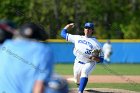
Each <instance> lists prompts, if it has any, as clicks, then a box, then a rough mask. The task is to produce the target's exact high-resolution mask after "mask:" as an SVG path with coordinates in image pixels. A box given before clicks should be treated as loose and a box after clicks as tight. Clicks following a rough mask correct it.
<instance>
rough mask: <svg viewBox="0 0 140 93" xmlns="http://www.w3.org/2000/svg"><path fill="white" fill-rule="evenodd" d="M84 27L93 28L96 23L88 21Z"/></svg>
mask: <svg viewBox="0 0 140 93" xmlns="http://www.w3.org/2000/svg"><path fill="white" fill-rule="evenodd" d="M84 28H91V29H94V24H93V23H90V22H87V23H85V26H84Z"/></svg>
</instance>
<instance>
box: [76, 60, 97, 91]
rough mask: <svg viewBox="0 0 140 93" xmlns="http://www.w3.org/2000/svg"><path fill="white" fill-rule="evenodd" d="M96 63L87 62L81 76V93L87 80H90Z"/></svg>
mask: <svg viewBox="0 0 140 93" xmlns="http://www.w3.org/2000/svg"><path fill="white" fill-rule="evenodd" d="M95 65H96V63H95V62H91V63H86V64H85V65H84V67H83V69H82V72H81V77H80V86H79V93H83V91H84V89H85V87H86V85H87V82H88V76H89V74H90V73H91V72H92V70H93V69H94V68H95Z"/></svg>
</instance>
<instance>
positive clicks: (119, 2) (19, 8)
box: [0, 0, 140, 39]
mask: <svg viewBox="0 0 140 93" xmlns="http://www.w3.org/2000/svg"><path fill="white" fill-rule="evenodd" d="M0 2H1V3H0V6H1V7H0V18H1V19H9V20H13V21H14V22H16V23H17V24H18V25H21V24H23V23H26V22H35V23H38V24H40V25H42V26H44V27H45V29H46V31H47V32H48V33H49V36H50V38H60V35H59V34H60V30H61V29H62V28H63V27H64V26H65V25H66V24H67V23H70V22H74V23H75V25H76V28H75V29H74V30H75V31H73V34H82V30H83V25H84V23H85V22H94V23H95V30H96V31H97V32H96V34H95V35H96V36H97V38H101V39H106V38H110V39H112V38H113V39H123V38H126V39H127V38H135V39H139V38H140V35H139V32H140V31H139V29H140V25H139V23H140V20H139V15H140V12H139V11H140V7H139V6H140V1H139V0H61V1H60V0H0Z"/></svg>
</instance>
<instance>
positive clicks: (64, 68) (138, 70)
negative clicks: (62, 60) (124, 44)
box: [55, 64, 140, 92]
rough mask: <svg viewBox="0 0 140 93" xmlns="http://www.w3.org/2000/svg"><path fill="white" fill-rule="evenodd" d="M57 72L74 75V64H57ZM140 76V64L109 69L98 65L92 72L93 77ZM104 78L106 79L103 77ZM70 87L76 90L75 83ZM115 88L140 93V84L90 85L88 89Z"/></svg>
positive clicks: (113, 65)
mask: <svg viewBox="0 0 140 93" xmlns="http://www.w3.org/2000/svg"><path fill="white" fill-rule="evenodd" d="M55 72H57V73H59V74H61V75H73V64H57V65H56V66H55ZM113 72H115V73H117V74H119V75H136V76H137V75H140V64H109V65H107V69H105V66H104V65H103V64H97V66H96V69H95V70H94V71H93V72H92V75H115V73H113ZM103 78H104V77H103ZM70 87H72V88H76V85H75V84H74V83H70ZM94 87H96V88H115V89H127V90H132V91H139V92H140V84H136V85H134V84H130V83H88V85H87V88H94Z"/></svg>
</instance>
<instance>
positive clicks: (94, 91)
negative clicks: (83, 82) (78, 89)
mask: <svg viewBox="0 0 140 93" xmlns="http://www.w3.org/2000/svg"><path fill="white" fill-rule="evenodd" d="M85 91H86V92H87V93H115V92H102V91H97V90H92V89H87V90H85Z"/></svg>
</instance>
